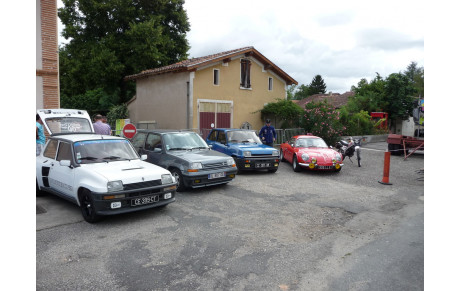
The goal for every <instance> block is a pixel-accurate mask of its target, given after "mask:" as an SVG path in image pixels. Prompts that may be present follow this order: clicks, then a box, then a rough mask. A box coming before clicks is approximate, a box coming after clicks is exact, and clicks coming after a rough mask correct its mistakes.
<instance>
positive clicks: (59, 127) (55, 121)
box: [45, 117, 92, 134]
mask: <svg viewBox="0 0 460 291" xmlns="http://www.w3.org/2000/svg"><path fill="white" fill-rule="evenodd" d="M45 122H46V125H47V126H48V128H49V129H50V130H51V132H52V133H53V134H54V133H70V132H92V130H91V124H90V123H89V121H88V119H86V118H78V117H56V118H46V121H45Z"/></svg>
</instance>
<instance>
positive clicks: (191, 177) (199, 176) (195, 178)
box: [182, 167, 237, 188]
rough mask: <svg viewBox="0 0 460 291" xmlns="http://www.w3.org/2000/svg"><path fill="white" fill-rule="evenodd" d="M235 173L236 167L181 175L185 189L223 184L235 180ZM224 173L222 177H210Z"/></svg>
mask: <svg viewBox="0 0 460 291" xmlns="http://www.w3.org/2000/svg"><path fill="white" fill-rule="evenodd" d="M236 172H237V168H236V167H232V168H225V169H218V170H212V171H202V170H201V171H198V172H186V173H183V174H182V176H183V179H184V180H183V181H184V184H185V186H186V187H191V188H201V187H207V186H214V185H220V184H225V183H228V182H230V181H232V180H233V179H234V178H235V175H236ZM219 173H225V176H224V177H219V178H212V177H211V175H215V174H219Z"/></svg>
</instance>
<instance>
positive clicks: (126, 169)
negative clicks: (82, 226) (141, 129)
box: [36, 109, 177, 223]
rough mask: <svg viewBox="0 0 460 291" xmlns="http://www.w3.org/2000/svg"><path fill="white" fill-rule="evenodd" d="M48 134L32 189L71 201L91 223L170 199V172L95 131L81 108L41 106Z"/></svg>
mask: <svg viewBox="0 0 460 291" xmlns="http://www.w3.org/2000/svg"><path fill="white" fill-rule="evenodd" d="M37 113H38V114H39V115H40V117H41V119H42V121H43V124H44V127H45V128H46V130H47V131H48V132H49V133H50V134H51V136H50V137H49V138H48V141H47V143H46V146H45V148H44V151H43V152H42V153H41V154H40V155H39V156H37V166H36V170H37V181H36V182H37V195H40V194H42V193H43V191H46V192H49V193H52V194H55V195H57V196H59V197H62V198H64V199H67V200H69V201H71V202H74V203H75V204H77V205H78V206H80V208H81V213H82V215H83V218H84V219H85V220H86V221H87V222H90V223H93V222H96V221H98V220H99V219H100V218H101V216H105V215H113V214H119V213H125V212H132V211H138V210H143V209H148V208H153V207H160V206H166V205H167V204H169V203H171V202H174V201H175V200H176V199H175V194H176V185H177V183H176V181H175V179H174V178H173V177H172V175H171V173H170V172H169V171H168V170H166V169H163V168H161V167H158V166H156V165H153V164H151V163H147V162H145V161H143V160H145V159H146V158H147V157H146V156H142V157H139V155H138V154H137V152H136V151H135V150H134V148H133V147H132V145H131V143H130V142H129V141H128V140H127V139H125V138H121V137H116V136H109V135H100V134H96V133H94V129H93V125H92V123H91V119H90V118H89V115H88V113H87V112H86V111H84V110H75V109H40V110H38V111H37Z"/></svg>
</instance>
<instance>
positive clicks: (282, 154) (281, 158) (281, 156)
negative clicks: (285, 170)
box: [280, 149, 286, 162]
mask: <svg viewBox="0 0 460 291" xmlns="http://www.w3.org/2000/svg"><path fill="white" fill-rule="evenodd" d="M280 161H282V162H285V161H286V159H285V158H284V153H283V150H281V149H280Z"/></svg>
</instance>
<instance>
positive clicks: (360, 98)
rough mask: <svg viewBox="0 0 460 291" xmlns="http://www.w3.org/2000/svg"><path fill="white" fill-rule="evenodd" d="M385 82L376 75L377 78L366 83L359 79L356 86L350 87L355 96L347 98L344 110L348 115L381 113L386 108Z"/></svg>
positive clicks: (364, 80)
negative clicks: (361, 112)
mask: <svg viewBox="0 0 460 291" xmlns="http://www.w3.org/2000/svg"><path fill="white" fill-rule="evenodd" d="M384 86H385V80H384V79H383V78H382V77H381V76H380V75H379V74H378V73H377V76H376V77H375V78H374V79H373V80H371V81H370V82H368V81H367V80H366V79H361V81H359V83H358V86H357V87H355V86H352V91H354V92H355V95H354V96H352V97H350V98H348V102H347V105H346V109H347V111H348V112H350V113H352V114H353V113H358V112H360V111H361V110H364V111H367V112H374V111H382V110H383V108H386V107H387V105H388V104H387V101H386V100H385V92H384Z"/></svg>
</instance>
